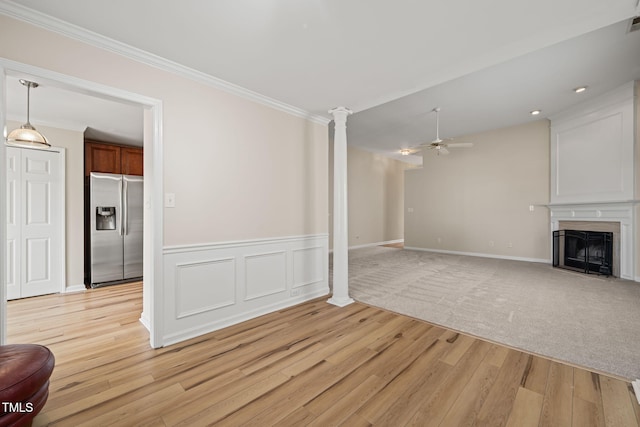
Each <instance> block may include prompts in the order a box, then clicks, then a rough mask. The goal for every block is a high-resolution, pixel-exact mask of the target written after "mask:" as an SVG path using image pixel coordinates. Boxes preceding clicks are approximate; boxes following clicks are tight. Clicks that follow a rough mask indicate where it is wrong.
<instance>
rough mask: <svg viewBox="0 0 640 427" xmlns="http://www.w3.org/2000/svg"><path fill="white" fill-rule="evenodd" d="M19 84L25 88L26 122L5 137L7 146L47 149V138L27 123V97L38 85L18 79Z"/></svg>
mask: <svg viewBox="0 0 640 427" xmlns="http://www.w3.org/2000/svg"><path fill="white" fill-rule="evenodd" d="M20 84H22V85H23V86H26V87H27V122H26V123H25V124H23V125H22V126H20V127H19V128H18V129H14V130H12V131H11V132H10V133H9V136H7V142H8V143H9V144H16V145H24V146H29V147H37V148H49V147H51V144H49V141H47V138H45V136H44V135H43V134H41V133H40V132H38V131H37V130H36V128H34V127H33V126H32V125H31V123H30V122H29V97H30V91H31V88H36V87H38V86H39V85H38V83H35V82H30V81H28V80H24V79H20Z"/></svg>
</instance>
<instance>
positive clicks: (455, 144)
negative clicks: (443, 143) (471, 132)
mask: <svg viewBox="0 0 640 427" xmlns="http://www.w3.org/2000/svg"><path fill="white" fill-rule="evenodd" d="M447 147H449V148H451V147H453V148H471V147H473V142H452V143H449V144H447Z"/></svg>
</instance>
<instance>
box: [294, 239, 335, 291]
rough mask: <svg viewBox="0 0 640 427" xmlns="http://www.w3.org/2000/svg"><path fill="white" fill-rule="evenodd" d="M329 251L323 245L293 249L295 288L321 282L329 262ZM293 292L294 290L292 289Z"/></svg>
mask: <svg viewBox="0 0 640 427" xmlns="http://www.w3.org/2000/svg"><path fill="white" fill-rule="evenodd" d="M326 255H327V252H326V250H325V248H324V247H322V246H315V247H311V248H302V249H296V250H294V251H293V288H300V287H302V286H307V285H313V284H315V283H321V282H322V281H323V280H324V278H325V274H324V270H325V268H327V266H326V263H327V262H328V258H327V256H326ZM292 292H293V291H292Z"/></svg>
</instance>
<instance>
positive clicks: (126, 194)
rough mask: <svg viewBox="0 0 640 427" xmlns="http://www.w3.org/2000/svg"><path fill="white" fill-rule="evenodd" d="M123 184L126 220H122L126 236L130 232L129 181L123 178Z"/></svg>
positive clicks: (123, 209)
mask: <svg viewBox="0 0 640 427" xmlns="http://www.w3.org/2000/svg"><path fill="white" fill-rule="evenodd" d="M122 185H123V186H124V192H123V194H122V212H123V216H124V220H123V221H122V234H123V235H124V236H126V235H127V234H129V183H128V182H127V180H126V178H123V179H122Z"/></svg>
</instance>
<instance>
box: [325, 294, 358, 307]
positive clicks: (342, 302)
mask: <svg viewBox="0 0 640 427" xmlns="http://www.w3.org/2000/svg"><path fill="white" fill-rule="evenodd" d="M327 302H328V303H329V304H333V305H337V306H338V307H346V306H347V305H349V304H352V303H354V302H355V301H354V299H353V298H350V297H343V298H336V297H335V296H334V297H331V298H329V299H328V300H327Z"/></svg>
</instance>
